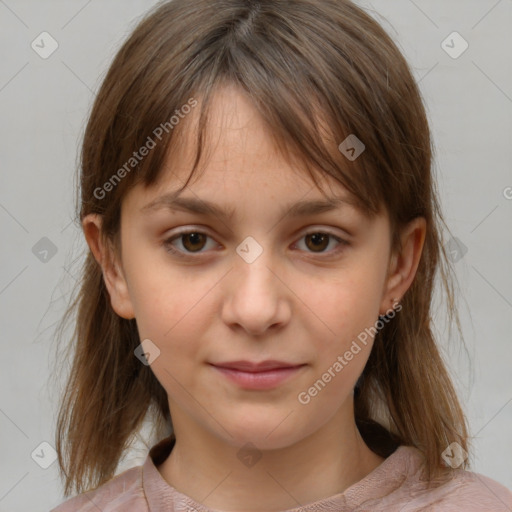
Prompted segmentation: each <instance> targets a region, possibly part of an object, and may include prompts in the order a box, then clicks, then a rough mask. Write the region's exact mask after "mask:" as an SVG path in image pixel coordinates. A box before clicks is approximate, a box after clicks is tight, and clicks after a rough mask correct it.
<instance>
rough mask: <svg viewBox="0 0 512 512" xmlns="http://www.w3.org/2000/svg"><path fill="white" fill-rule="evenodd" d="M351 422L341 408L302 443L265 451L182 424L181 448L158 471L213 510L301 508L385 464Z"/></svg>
mask: <svg viewBox="0 0 512 512" xmlns="http://www.w3.org/2000/svg"><path fill="white" fill-rule="evenodd" d="M348 419H349V420H350V421H347V414H346V413H345V412H344V411H342V410H341V409H340V411H338V413H337V414H336V415H335V416H333V418H331V420H329V422H328V423H326V424H325V425H324V426H323V427H322V428H320V429H319V430H317V431H316V432H314V433H313V434H311V435H310V436H308V437H306V438H304V439H302V440H301V441H300V442H298V443H295V444H293V445H290V446H287V447H284V448H280V449H274V450H265V451H259V450H257V449H250V448H245V449H243V448H242V449H241V448H240V447H234V446H232V445H230V444H227V443H226V442H225V441H224V440H222V439H220V438H219V437H217V436H214V435H213V434H212V433H211V432H210V431H206V430H204V429H203V428H201V427H200V426H199V425H197V424H196V423H193V422H190V423H189V422H187V424H186V425H185V424H182V423H181V422H178V423H177V424H174V431H175V434H176V444H175V446H174V448H173V450H172V452H171V454H170V455H169V457H168V458H167V459H166V460H165V461H164V462H163V463H162V464H161V465H160V466H159V467H158V471H159V472H160V473H161V475H162V477H163V478H164V479H165V480H166V481H167V482H168V483H169V484H170V485H171V486H172V487H174V488H175V489H176V490H177V491H179V492H181V493H183V494H185V495H187V496H189V497H191V498H192V499H194V500H195V501H197V502H198V503H202V504H204V505H205V506H207V507H209V508H214V509H220V510H226V511H230V510H245V511H252V512H257V511H258V512H259V511H263V510H265V511H267V512H269V511H278V510H286V509H290V508H295V507H299V506H302V505H306V504H308V503H313V502H315V501H318V500H321V499H324V498H327V497H330V496H334V495H336V494H339V493H342V492H344V491H345V490H346V489H347V488H348V487H350V486H351V485H353V484H355V483H356V482H358V481H359V480H361V479H362V478H364V477H365V476H366V475H368V474H369V473H370V472H371V471H373V470H374V469H375V468H376V467H377V466H378V465H380V464H381V463H382V461H383V460H384V459H382V458H381V457H379V456H377V455H376V454H374V453H373V452H372V451H371V450H370V449H369V448H368V447H367V446H366V444H365V443H364V441H363V439H362V438H361V436H360V434H359V431H358V430H357V428H356V425H355V421H354V419H353V416H350V415H348ZM185 427H186V428H185Z"/></svg>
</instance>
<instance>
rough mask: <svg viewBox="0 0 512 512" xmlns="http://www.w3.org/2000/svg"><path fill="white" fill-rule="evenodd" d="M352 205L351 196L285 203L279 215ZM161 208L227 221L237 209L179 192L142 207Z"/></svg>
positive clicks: (144, 209) (147, 209)
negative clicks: (224, 207) (184, 195)
mask: <svg viewBox="0 0 512 512" xmlns="http://www.w3.org/2000/svg"><path fill="white" fill-rule="evenodd" d="M347 206H351V207H353V208H355V209H357V210H359V209H360V208H359V206H358V204H357V203H356V201H354V200H352V199H350V198H341V197H329V198H327V199H326V200H319V199H317V200H312V201H298V202H297V203H294V204H287V205H284V206H283V207H282V209H281V211H280V212H279V213H280V215H279V217H280V218H281V217H284V216H285V215H287V216H291V217H306V216H308V215H315V214H319V213H324V212H328V211H332V210H336V209H338V208H342V207H347ZM161 209H169V210H183V211H186V212H190V213H196V214H199V215H205V216H208V215H209V216H215V217H218V218H219V219H221V220H223V221H226V220H229V219H232V218H233V216H234V214H235V209H234V208H231V209H223V208H221V207H220V206H217V205H215V204H214V203H211V202H210V201H207V200H206V199H198V198H194V197H180V196H179V192H171V193H168V194H164V195H162V196H160V197H158V198H156V199H154V200H153V201H151V202H150V203H148V204H146V205H145V206H143V207H142V208H141V212H142V213H144V214H149V213H152V212H154V211H158V210H161Z"/></svg>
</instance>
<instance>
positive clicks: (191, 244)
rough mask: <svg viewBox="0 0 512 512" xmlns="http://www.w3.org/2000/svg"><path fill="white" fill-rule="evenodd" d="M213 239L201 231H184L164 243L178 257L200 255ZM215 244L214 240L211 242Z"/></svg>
mask: <svg viewBox="0 0 512 512" xmlns="http://www.w3.org/2000/svg"><path fill="white" fill-rule="evenodd" d="M208 239H211V237H209V236H208V235H207V234H206V233H202V232H200V231H183V232H181V233H177V234H176V235H175V236H173V237H171V238H169V239H168V240H166V241H165V242H164V246H165V248H166V249H167V250H168V251H169V252H171V253H173V254H177V255H183V256H186V255H190V254H194V253H197V254H200V253H202V252H205V251H203V249H204V247H205V246H206V245H207V244H208V243H207V242H208ZM211 241H212V242H213V240H211Z"/></svg>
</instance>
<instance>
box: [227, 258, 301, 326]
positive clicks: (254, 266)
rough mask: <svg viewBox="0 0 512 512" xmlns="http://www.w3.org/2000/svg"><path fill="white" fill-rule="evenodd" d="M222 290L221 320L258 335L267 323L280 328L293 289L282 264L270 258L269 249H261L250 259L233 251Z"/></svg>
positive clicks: (288, 312)
mask: <svg viewBox="0 0 512 512" xmlns="http://www.w3.org/2000/svg"><path fill="white" fill-rule="evenodd" d="M223 293H224V297H225V299H224V302H223V306H222V319H223V321H224V322H225V323H226V325H229V326H230V327H234V326H238V327H239V328H242V329H244V330H245V331H246V332H247V333H248V334H250V335H253V336H261V335H263V334H264V333H265V332H267V331H268V329H270V328H271V327H272V328H274V329H277V328H282V327H283V326H284V325H286V324H287V323H288V322H289V319H290V317H291V297H292V296H293V293H292V291H291V290H290V288H289V287H288V286H287V276H286V275H285V272H284V270H283V268H282V267H280V266H278V265H276V262H275V261H272V255H271V251H269V250H268V251H267V250H263V252H262V253H261V254H260V255H259V256H258V257H257V258H256V260H254V261H252V262H250V263H249V262H248V261H246V260H244V258H243V257H240V256H238V254H237V255H236V256H235V258H234V267H233V269H232V270H231V271H230V272H229V274H228V276H227V279H226V281H225V283H224V290H223Z"/></svg>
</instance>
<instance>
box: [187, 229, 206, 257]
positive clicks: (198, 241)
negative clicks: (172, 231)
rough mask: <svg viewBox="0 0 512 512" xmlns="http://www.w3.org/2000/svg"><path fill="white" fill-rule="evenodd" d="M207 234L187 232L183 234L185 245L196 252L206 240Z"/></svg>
mask: <svg viewBox="0 0 512 512" xmlns="http://www.w3.org/2000/svg"><path fill="white" fill-rule="evenodd" d="M206 238H207V237H206V235H204V233H195V232H194V233H185V234H184V235H181V239H182V243H183V247H185V249H186V250H187V251H190V252H196V251H200V250H201V249H202V248H203V247H204V245H205V242H206Z"/></svg>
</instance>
